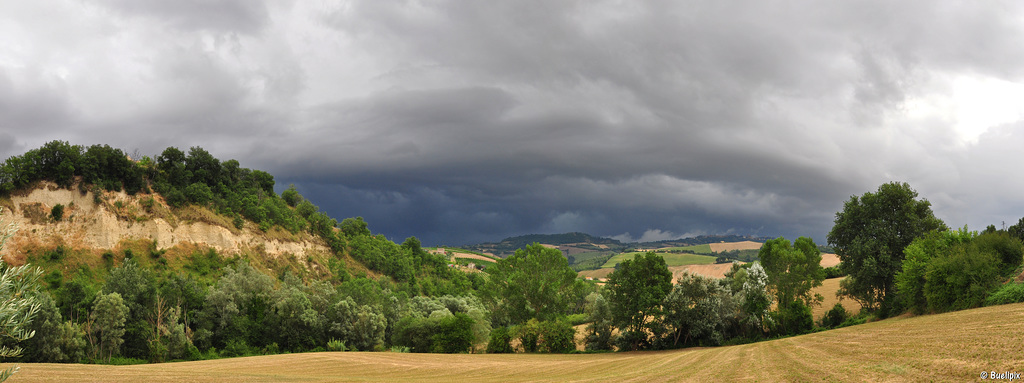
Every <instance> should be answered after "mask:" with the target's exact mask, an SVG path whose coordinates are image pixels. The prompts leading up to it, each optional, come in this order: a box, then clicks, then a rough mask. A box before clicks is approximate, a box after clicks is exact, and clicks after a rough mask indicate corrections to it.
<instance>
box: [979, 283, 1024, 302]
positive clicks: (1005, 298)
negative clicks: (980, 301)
mask: <svg viewBox="0 0 1024 383" xmlns="http://www.w3.org/2000/svg"><path fill="white" fill-rule="evenodd" d="M1020 302H1024V283H1007V284H1005V285H1003V286H1002V287H1000V288H999V290H996V291H994V292H992V294H991V295H989V296H988V298H985V306H995V305H1005V304H1009V303H1020Z"/></svg>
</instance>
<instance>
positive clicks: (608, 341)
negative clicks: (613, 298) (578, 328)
mask: <svg viewBox="0 0 1024 383" xmlns="http://www.w3.org/2000/svg"><path fill="white" fill-rule="evenodd" d="M587 313H588V314H589V315H590V321H591V322H590V324H589V325H587V329H586V331H587V345H586V348H587V351H593V350H611V349H612V344H613V339H612V332H613V330H614V329H615V326H614V325H613V323H612V311H611V307H610V306H609V304H608V300H607V299H604V296H603V295H601V294H600V293H592V294H590V295H589V296H588V297H587Z"/></svg>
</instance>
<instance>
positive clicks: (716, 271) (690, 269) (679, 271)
mask: <svg viewBox="0 0 1024 383" xmlns="http://www.w3.org/2000/svg"><path fill="white" fill-rule="evenodd" d="M730 269H732V263H717V264H710V265H686V266H672V267H669V268H668V270H669V271H671V272H672V280H673V281H677V280H679V277H681V276H683V273H690V274H697V275H703V276H705V277H709V278H716V279H717V278H725V273H726V272H728V271H729V270H730Z"/></svg>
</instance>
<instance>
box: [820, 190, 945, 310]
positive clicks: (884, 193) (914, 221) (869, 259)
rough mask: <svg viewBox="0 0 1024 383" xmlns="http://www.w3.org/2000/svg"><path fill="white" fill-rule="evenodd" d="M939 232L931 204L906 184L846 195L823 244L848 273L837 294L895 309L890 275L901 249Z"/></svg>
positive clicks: (896, 266)
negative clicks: (861, 194)
mask: <svg viewBox="0 0 1024 383" xmlns="http://www.w3.org/2000/svg"><path fill="white" fill-rule="evenodd" d="M939 229H942V230H945V229H946V225H945V224H944V223H943V222H942V221H941V220H939V219H938V218H935V215H934V214H933V213H932V209H931V203H930V202H928V200H925V199H921V200H918V199H917V191H915V190H914V189H911V188H910V185H908V184H906V183H895V182H891V183H887V184H883V185H882V186H879V187H878V191H877V192H875V193H871V192H868V193H864V195H863V196H861V197H857V196H852V197H850V200H849V201H846V203H845V204H844V205H843V211H840V212H838V213H836V219H835V225H834V226H833V227H832V230H831V231H830V232H829V233H828V243H829V244H830V245H831V246H832V247H833V248H834V249H835V251H836V255H838V256H839V259H840V260H841V261H842V263H840V265H839V268H840V270H842V271H843V272H844V273H846V274H847V275H849V277H848V278H846V279H844V280H843V282H842V293H843V294H844V295H847V296H849V297H851V298H853V299H854V300H856V301H858V302H860V303H861V305H862V306H864V307H866V308H868V309H870V310H878V311H879V312H880V314H882V315H883V316H888V315H889V314H891V313H893V312H894V311H896V310H894V309H896V308H895V307H893V306H894V305H895V302H896V299H895V294H894V293H895V290H896V288H895V276H896V273H898V272H899V271H900V270H901V269H902V266H903V256H904V255H903V250H904V249H905V248H906V247H907V245H909V244H910V243H911V242H913V241H914V239H915V238H917V237H920V236H921V235H924V233H927V232H929V231H931V230H939Z"/></svg>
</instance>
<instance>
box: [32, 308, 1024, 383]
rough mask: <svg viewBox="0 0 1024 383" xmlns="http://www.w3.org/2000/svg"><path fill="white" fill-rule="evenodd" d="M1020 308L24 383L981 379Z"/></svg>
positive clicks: (102, 372)
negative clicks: (712, 336)
mask: <svg viewBox="0 0 1024 383" xmlns="http://www.w3.org/2000/svg"><path fill="white" fill-rule="evenodd" d="M1021 323H1024V304H1013V305H1004V306H995V307H987V308H981V309H975V310H967V311H960V312H954V313H948V314H941V315H927V316H919V317H912V318H905V317H904V318H894V319H890V320H885V321H880V322H874V323H868V324H864V325H860V326H853V327H847V328H842V329H838V330H832V331H825V332H820V333H815V334H809V335H803V336H798V337H792V338H785V339H777V340H773V341H767V342H760V343H754V344H746V345H739V346H728V347H715V348H692V349H685V350H674V351H658V352H633V353H607V354H582V355H543V354H516V355H486V354H484V355H467V354H462V355H439V354H400V353H362V352H334V353H308V354H290V355H275V356H262V357H250V358H235V359H223V360H214V361H202V362H182V363H165V364H150V365H137V366H96V365H59V364H22V365H21V372H20V373H18V374H17V375H15V376H14V378H13V379H12V381H18V382H139V381H147V382H182V381H193V382H367V381H372V382H381V381H394V382H409V381H413V382H451V381H462V382H494V381H501V382H509V381H512V382H516V381H542V382H546V381H557V382H622V381H626V382H636V381H670V382H677V381H709V380H715V381H737V380H738V381H758V382H760V381H974V380H979V374H980V373H981V372H982V371H998V372H1003V371H1013V372H1022V370H1024V336H1022V335H1021V332H1020V325H1021Z"/></svg>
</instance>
